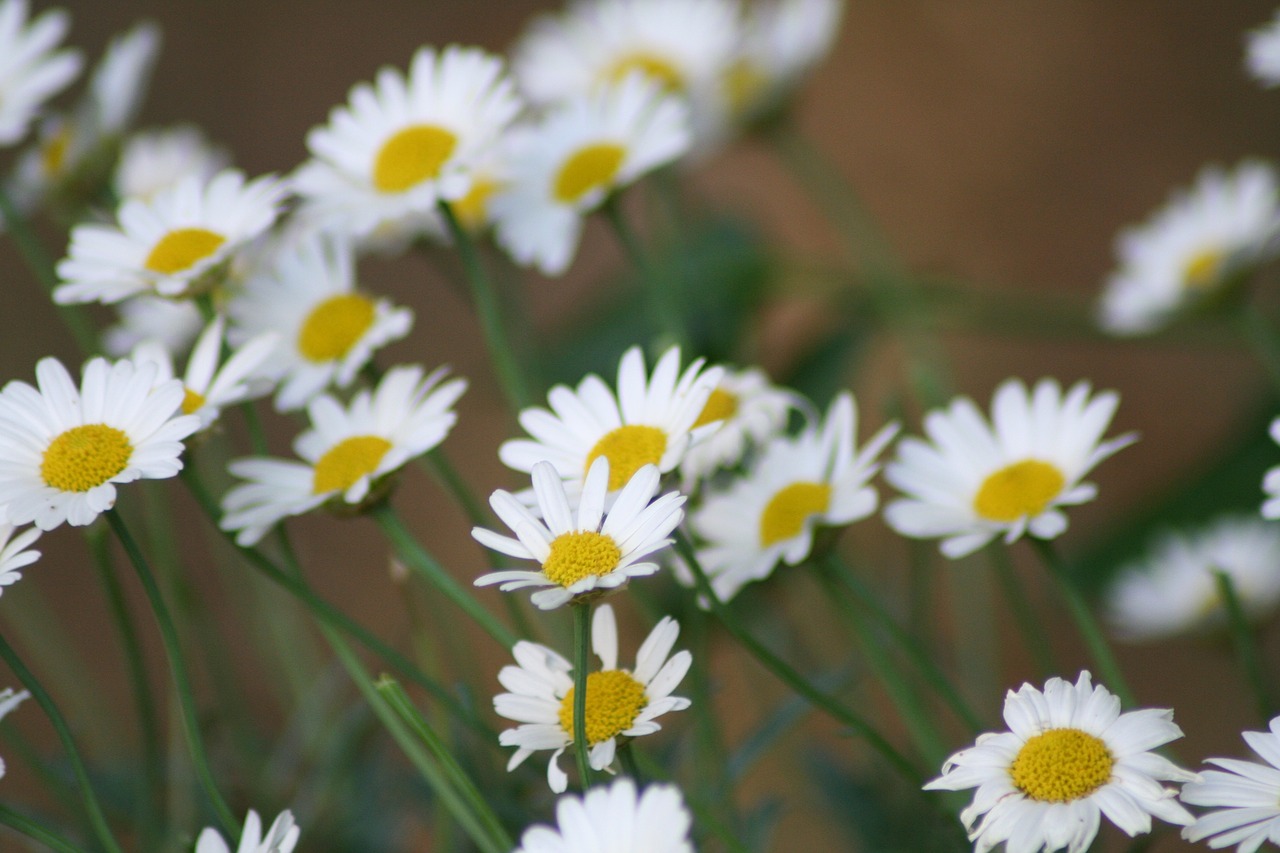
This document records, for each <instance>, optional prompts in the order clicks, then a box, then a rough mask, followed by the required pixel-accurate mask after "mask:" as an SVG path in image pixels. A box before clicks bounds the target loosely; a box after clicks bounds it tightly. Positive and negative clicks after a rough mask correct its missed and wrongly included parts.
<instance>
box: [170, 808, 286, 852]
mask: <svg viewBox="0 0 1280 853" xmlns="http://www.w3.org/2000/svg"><path fill="white" fill-rule="evenodd" d="M301 832H302V830H301V829H299V827H298V825H297V824H296V823H294V822H293V812H291V811H289V810H288V809H286V810H285V811H282V812H280V814H279V815H278V816H277V817H276V819H275V820H274V821H272V822H271V827H270V828H269V829H267V834H266V836H265V837H264V836H263V834H262V819H261V818H259V817H258V813H257V812H256V811H254V810H253V809H249V814H248V816H247V817H246V818H245V820H244V833H243V834H242V835H241V836H240V844H239V846H238V847H236V853H293V848H294V846H295V845H297V843H298V835H299V834H301ZM195 853H231V848H230V847H229V846H228V845H227V842H226V841H225V840H224V839H223V837H222V836H221V835H220V834H219V833H218V830H216V829H214V828H213V827H206V828H205V830H204V831H203V832H201V833H200V837H199V838H198V839H196V850H195Z"/></svg>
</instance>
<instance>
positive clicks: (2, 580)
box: [0, 524, 41, 593]
mask: <svg viewBox="0 0 1280 853" xmlns="http://www.w3.org/2000/svg"><path fill="white" fill-rule="evenodd" d="M16 531H17V528H16V527H14V526H13V525H12V524H0V593H3V592H4V588H5V587H6V586H10V585H11V584H15V583H17V582H18V581H20V580H22V572H21V571H20V570H21V569H23V568H26V567H27V566H29V565H31V564H32V563H34V562H35V561H36V560H38V559H40V552H39V551H28V550H27V549H28V548H29V547H30V546H31V545H32V544H33V543H34V542H35V541H36V540H37V539H39V538H40V533H41V531H40V528H38V527H28V528H27V529H26V530H24V531H22V532H21V533H19V534H18V535H17V536H16V537H15V536H14V535H13V534H14V533H15V532H16Z"/></svg>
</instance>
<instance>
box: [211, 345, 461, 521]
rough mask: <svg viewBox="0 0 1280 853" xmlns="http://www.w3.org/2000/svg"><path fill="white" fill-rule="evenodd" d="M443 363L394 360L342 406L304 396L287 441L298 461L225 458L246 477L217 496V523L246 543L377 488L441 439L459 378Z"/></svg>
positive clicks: (352, 503)
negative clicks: (432, 367)
mask: <svg viewBox="0 0 1280 853" xmlns="http://www.w3.org/2000/svg"><path fill="white" fill-rule="evenodd" d="M444 375H445V371H444V369H443V368H442V369H440V370H437V371H435V372H433V373H432V374H430V375H429V376H424V375H423V371H422V368H420V367H418V366H416V365H411V366H401V367H396V368H394V369H392V370H389V371H387V374H386V376H384V377H382V380H381V381H380V382H379V383H378V387H377V388H375V389H374V390H373V391H368V390H363V391H359V392H358V393H357V394H356V395H355V396H354V397H353V398H352V399H351V402H350V404H348V405H347V406H346V407H345V408H344V407H343V405H342V404H341V403H339V402H338V401H337V400H335V399H334V398H333V397H330V396H328V395H321V396H319V397H316V398H315V399H314V400H312V401H311V404H310V405H309V406H308V407H307V414H308V416H309V417H310V419H311V429H309V430H307V431H306V432H304V433H302V434H301V435H299V436H298V438H297V439H296V440H295V441H294V443H293V449H294V452H295V453H296V454H297V455H298V456H299V457H300V458H301V459H302V461H301V462H298V461H293V460H288V459H271V458H267V457H251V458H247V459H237V460H234V461H232V462H231V464H230V465H229V466H228V468H229V470H230V471H231V473H232V474H233V475H235V476H237V477H240V478H241V479H244V480H247V481H248V482H245V483H241V484H239V485H237V486H233V487H232V488H231V489H230V490H229V491H228V492H227V494H226V495H225V496H224V497H223V499H222V509H223V512H224V515H223V517H222V522H221V527H222V529H223V530H235V531H238V533H237V535H236V541H237V542H239V543H240V544H241V545H246V546H247V545H253V544H254V543H256V542H257V541H258V540H259V539H261V538H262V537H263V536H264V535H265V534H266V532H267V531H268V530H270V529H271V528H272V527H274V526H275V525H276V523H277V522H279V521H281V520H282V519H284V518H287V517H289V516H294V515H301V514H303V513H305V512H309V511H311V510H312V509H315V508H316V507H318V506H320V505H321V504H323V503H326V502H328V501H333V502H334V504H335V505H336V506H341V507H345V508H348V509H350V508H355V507H359V506H362V505H364V504H366V503H368V502H369V501H370V500H373V499H376V498H377V497H379V496H380V495H382V494H384V492H383V490H382V489H383V486H384V484H387V483H388V482H389V480H388V475H389V474H391V473H393V472H394V471H396V470H398V469H399V468H400V467H401V466H403V465H404V464H405V463H406V462H408V461H409V460H410V459H413V458H415V457H417V456H421V455H422V454H424V453H426V452H427V451H428V450H430V449H431V448H433V447H435V446H436V445H438V444H439V443H440V442H442V441H444V439H445V436H447V435H448V434H449V430H450V429H452V428H453V424H454V422H455V421H456V420H457V419H458V415H457V413H456V412H455V411H454V410H453V404H454V403H455V402H457V400H458V397H460V396H461V395H462V392H463V391H465V390H466V387H467V383H466V380H464V379H450V380H447V381H441V380H443V379H444Z"/></svg>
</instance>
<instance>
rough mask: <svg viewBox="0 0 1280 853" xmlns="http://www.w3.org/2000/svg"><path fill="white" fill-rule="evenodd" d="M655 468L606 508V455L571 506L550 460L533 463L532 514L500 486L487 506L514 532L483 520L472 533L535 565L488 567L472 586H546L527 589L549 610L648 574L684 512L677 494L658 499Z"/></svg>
mask: <svg viewBox="0 0 1280 853" xmlns="http://www.w3.org/2000/svg"><path fill="white" fill-rule="evenodd" d="M658 482H659V475H658V469H657V468H656V467H654V466H653V465H645V466H644V467H642V468H641V469H640V470H639V471H637V472H636V473H635V475H634V476H632V477H631V479H630V480H628V481H627V482H626V483H624V484H623V485H622V490H621V491H620V492H618V494H617V497H616V499H615V500H614V501H613V505H612V506H611V507H610V508H609V509H608V511H606V510H605V501H606V496H607V494H608V492H609V491H610V489H609V485H610V472H609V460H608V459H607V458H605V457H600V458H599V459H597V460H596V461H595V462H593V463H592V465H591V470H590V471H588V472H587V479H586V483H585V484H584V486H583V488H582V494H581V498H580V500H579V501H578V502H577V506H576V507H575V506H574V505H573V504H572V503H571V502H570V500H569V497H568V495H567V494H566V493H565V484H564V481H563V480H561V479H560V476H559V475H558V474H557V473H556V470H555V466H553V465H552V464H551V463H550V462H539V463H538V464H537V465H535V466H533V495H534V500H535V502H536V509H537V511H538V514H537V515H535V514H534V513H533V512H531V511H530V509H529V508H528V507H526V506H525V505H524V503H522V502H521V501H520V500H519V499H517V498H516V497H515V496H514V495H512V494H511V493H509V492H505V491H503V490H501V489H499V490H498V491H496V492H494V493H493V496H492V497H491V498H490V499H489V504H490V506H492V507H493V511H494V512H495V513H497V514H498V517H499V518H500V519H502V521H503V523H505V524H506V525H507V527H509V528H511V531H512V532H513V533H515V538H514V539H513V538H511V537H510V536H503V535H501V534H498V533H494V532H493V531H492V530H487V529H485V528H483V527H475V528H472V530H471V535H472V536H474V537H475V538H476V540H477V541H478V542H480V544H482V545H484V546H485V547H486V548H491V549H493V550H494V551H497V552H498V553H500V554H506V555H507V556H510V557H516V558H517V559H522V560H535V561H537V563H538V564H539V566H540V568H539V569H538V570H536V571H533V570H527V569H525V570H518V569H511V570H506V571H498V572H490V573H489V574H487V575H482V576H480V577H479V578H476V581H475V583H476V586H489V585H491V584H501V585H502V586H501V589H502V591H503V592H510V591H511V590H515V589H524V588H525V587H547V589H539V590H538V591H537V592H535V593H534V594H533V596H532V601H533V603H534V604H535V605H537V606H538V607H539V608H541V609H543V610H550V609H552V608H555V607H559V606H561V605H562V604H567V603H569V602H570V601H572V600H573V599H575V598H577V597H579V596H585V595H592V594H598V593H599V592H601V591H604V590H616V589H617V588H618V587H620V586H622V585H624V584H626V583H627V582H628V581H629V580H631V578H633V577H641V576H644V575H651V574H653V573H655V572H657V571H658V568H659V566H658V564H657V563H655V562H653V561H652V560H649V559H646V558H648V557H652V556H653V554H655V553H656V552H658V551H660V550H662V549H663V548H665V547H667V546H668V545H670V544H671V541H672V540H671V539H669V538H667V537H668V536H669V534H670V533H671V531H673V530H675V529H676V527H678V526H679V524H680V521H681V519H683V518H684V509H683V507H684V496H683V495H681V494H679V493H677V492H668V493H667V494H665V495H663V496H662V497H660V498H658V499H657V500H654V499H653V496H654V495H655V494H656V493H657V490H658Z"/></svg>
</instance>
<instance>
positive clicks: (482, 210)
mask: <svg viewBox="0 0 1280 853" xmlns="http://www.w3.org/2000/svg"><path fill="white" fill-rule="evenodd" d="M497 189H498V182H497V181H495V180H493V179H492V178H476V179H475V180H474V181H472V182H471V189H470V190H468V191H467V194H466V195H464V196H463V197H462V198H460V199H458V200H457V201H455V202H452V207H453V215H454V216H456V217H458V221H459V222H461V223H462V224H463V225H464V226H465V227H466V228H469V229H471V230H472V231H479V230H480V229H481V228H482V227H483V226H484V224H485V222H486V221H487V220H488V219H489V198H490V196H492V195H493V194H494V192H495V191H496V190H497Z"/></svg>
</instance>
